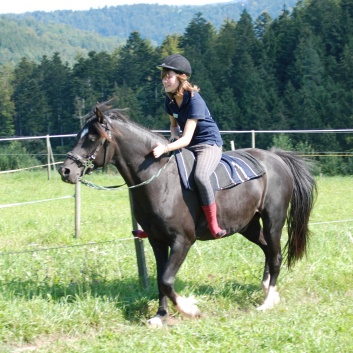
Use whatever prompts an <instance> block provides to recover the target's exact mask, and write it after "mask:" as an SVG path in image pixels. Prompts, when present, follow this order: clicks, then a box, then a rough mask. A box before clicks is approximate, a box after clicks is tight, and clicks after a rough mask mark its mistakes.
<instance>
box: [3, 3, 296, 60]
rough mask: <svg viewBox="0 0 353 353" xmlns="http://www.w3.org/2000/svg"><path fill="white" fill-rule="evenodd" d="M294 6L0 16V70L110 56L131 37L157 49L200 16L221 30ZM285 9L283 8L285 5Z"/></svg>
mask: <svg viewBox="0 0 353 353" xmlns="http://www.w3.org/2000/svg"><path fill="white" fill-rule="evenodd" d="M296 2H297V0H286V1H285V2H284V1H283V0H272V1H271V2H270V4H269V1H268V0H258V1H252V0H249V1H242V2H239V1H234V2H228V3H221V4H213V5H204V6H168V5H148V4H137V5H120V6H114V7H109V8H108V7H104V8H101V9H90V10H88V11H53V12H41V11H36V12H30V13H25V14H20V15H14V14H6V15H2V16H0V33H1V39H0V65H1V64H4V63H12V64H15V63H17V62H18V61H19V60H20V59H21V58H22V57H26V58H27V59H30V60H34V61H38V60H40V58H41V57H42V55H48V56H51V55H52V54H53V52H55V51H57V52H60V55H61V58H62V60H63V61H68V62H69V63H72V62H73V60H74V58H75V57H77V56H85V55H86V54H87V52H89V51H92V50H93V51H107V52H112V51H113V50H114V49H115V48H117V47H118V46H119V45H120V44H121V43H123V42H124V41H125V40H126V39H127V38H128V37H129V35H130V34H131V33H132V32H133V31H138V32H139V33H140V35H141V36H142V37H143V38H148V39H149V40H150V41H151V43H152V44H153V45H160V44H161V43H162V42H163V40H164V39H165V37H166V36H167V35H168V34H173V33H178V34H183V33H184V30H185V28H186V27H187V26H188V24H189V23H190V21H191V20H192V18H193V17H194V16H195V15H196V14H197V13H199V12H201V13H202V15H203V17H204V18H205V19H206V20H207V21H210V22H211V23H212V24H213V25H214V26H215V28H216V29H219V28H220V27H221V26H222V24H223V23H224V21H225V20H226V19H234V20H238V19H239V17H240V14H241V13H242V11H243V10H244V9H246V11H247V12H248V13H249V14H250V16H251V17H252V18H253V20H255V19H256V18H257V16H259V15H260V14H261V13H262V12H263V11H266V12H268V13H269V14H270V16H271V17H272V18H274V17H277V16H278V15H279V14H280V13H281V11H282V9H283V6H286V8H287V9H288V10H291V9H292V8H293V7H294V6H295V3H296ZM284 4H285V5H284Z"/></svg>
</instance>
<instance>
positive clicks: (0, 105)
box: [0, 65, 15, 136]
mask: <svg viewBox="0 0 353 353" xmlns="http://www.w3.org/2000/svg"><path fill="white" fill-rule="evenodd" d="M12 77H13V71H12V69H11V68H10V67H9V66H7V65H4V66H1V67H0V136H12V135H13V134H14V133H15V122H14V113H15V105H14V102H13V101H12V100H11V96H12V93H13V86H12V83H11V82H12Z"/></svg>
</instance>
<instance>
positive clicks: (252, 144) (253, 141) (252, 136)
mask: <svg viewBox="0 0 353 353" xmlns="http://www.w3.org/2000/svg"><path fill="white" fill-rule="evenodd" d="M251 147H252V148H255V130H251Z"/></svg>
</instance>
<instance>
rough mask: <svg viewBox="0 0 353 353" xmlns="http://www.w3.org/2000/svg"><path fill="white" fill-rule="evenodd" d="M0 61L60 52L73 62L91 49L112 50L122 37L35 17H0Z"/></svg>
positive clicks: (65, 59) (12, 61) (13, 62)
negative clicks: (39, 19) (108, 35)
mask: <svg viewBox="0 0 353 353" xmlns="http://www.w3.org/2000/svg"><path fill="white" fill-rule="evenodd" d="M0 33H1V39H0V64H5V63H9V64H11V65H13V64H16V63H17V62H19V61H20V59H21V58H22V57H26V58H27V59H28V60H33V61H35V62H38V61H39V60H40V59H41V57H42V56H43V55H47V56H51V55H52V54H53V53H54V52H59V53H60V57H61V59H62V60H63V61H64V62H66V61H67V62H68V63H69V64H72V63H73V61H74V60H75V58H77V57H86V56H87V53H88V52H89V51H98V52H100V51H107V52H111V51H112V50H114V49H115V48H116V47H117V46H118V45H119V44H121V43H123V39H121V38H118V37H103V36H101V35H99V34H97V33H94V32H89V31H83V30H79V29H75V28H72V27H71V26H68V25H64V24H55V23H46V24H44V23H42V22H39V21H36V20H34V19H8V18H5V17H0Z"/></svg>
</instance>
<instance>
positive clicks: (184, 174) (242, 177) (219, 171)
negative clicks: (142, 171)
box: [175, 148, 265, 191]
mask: <svg viewBox="0 0 353 353" xmlns="http://www.w3.org/2000/svg"><path fill="white" fill-rule="evenodd" d="M232 153H233V154H232V155H228V154H225V153H223V154H222V158H221V161H220V163H219V164H218V166H217V168H216V170H215V171H214V172H213V173H212V175H211V177H210V180H211V184H212V187H213V190H214V191H218V190H224V189H229V188H231V187H233V186H236V185H238V184H241V183H244V182H246V181H249V180H252V179H255V178H259V177H260V176H262V175H263V174H265V171H264V170H263V168H262V167H261V165H260V163H259V162H258V161H257V160H256V159H255V158H254V157H253V156H252V155H250V154H249V153H247V152H244V151H233V152H232ZM175 158H176V161H177V165H178V170H179V175H180V178H181V181H182V183H183V185H184V187H185V189H187V190H195V189H196V186H195V182H194V171H195V170H194V169H195V156H194V154H193V153H192V152H191V151H190V150H188V149H185V148H183V149H182V150H177V151H176V152H175Z"/></svg>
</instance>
